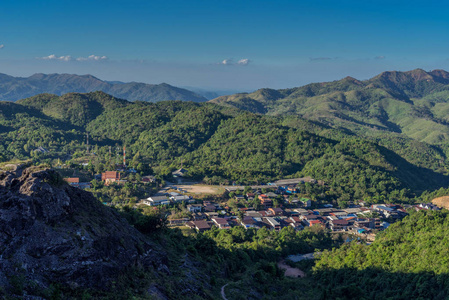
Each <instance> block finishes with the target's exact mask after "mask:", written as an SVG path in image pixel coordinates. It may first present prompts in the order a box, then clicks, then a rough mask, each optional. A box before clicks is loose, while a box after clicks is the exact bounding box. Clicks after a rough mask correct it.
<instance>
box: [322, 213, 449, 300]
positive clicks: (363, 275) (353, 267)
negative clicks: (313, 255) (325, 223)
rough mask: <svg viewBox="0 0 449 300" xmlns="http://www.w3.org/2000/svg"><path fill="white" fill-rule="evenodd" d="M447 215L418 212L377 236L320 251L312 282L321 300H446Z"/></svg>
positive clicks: (448, 288)
mask: <svg viewBox="0 0 449 300" xmlns="http://www.w3.org/2000/svg"><path fill="white" fill-rule="evenodd" d="M448 226H449V213H448V211H446V210H444V211H420V212H419V213H413V214H411V215H410V216H409V217H407V218H405V219H404V220H403V221H400V222H397V223H395V224H393V225H391V226H390V228H388V230H386V231H384V232H383V233H381V234H379V235H378V236H377V237H376V240H375V241H374V242H373V244H372V245H369V246H368V245H364V244H361V243H356V242H353V243H351V244H347V245H343V246H342V247H341V248H339V249H334V250H332V251H324V252H323V254H322V255H321V258H320V259H319V261H318V262H317V264H316V266H315V274H314V276H315V280H316V281H317V283H319V285H321V286H322V287H323V289H325V291H326V297H325V298H326V299H355V298H357V299H448V297H449V284H448V283H449V266H448V263H447V259H448V241H449V235H448V232H447V227H448Z"/></svg>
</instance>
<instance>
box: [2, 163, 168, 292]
mask: <svg viewBox="0 0 449 300" xmlns="http://www.w3.org/2000/svg"><path fill="white" fill-rule="evenodd" d="M164 260H166V258H165V256H164V255H163V254H161V253H160V251H158V250H156V246H155V245H154V244H152V242H151V241H149V240H148V239H147V238H146V237H145V236H143V235H142V234H141V233H140V232H138V231H137V230H136V229H134V228H133V227H131V226H130V225H129V224H128V223H127V222H126V221H125V220H124V219H123V218H122V217H121V216H120V215H119V214H118V213H117V212H115V211H114V210H112V209H110V208H108V207H105V206H104V205H102V204H101V203H100V202H99V201H98V200H96V199H95V198H94V197H93V196H92V195H91V194H90V193H87V192H84V191H82V190H79V189H76V188H73V187H70V186H69V185H67V184H65V182H64V181H62V179H61V177H60V176H59V175H58V174H57V173H56V172H55V171H53V170H49V169H39V168H36V167H32V168H26V169H23V170H21V169H20V168H19V169H18V170H15V171H0V286H1V287H3V288H2V290H3V291H11V290H14V289H16V292H17V289H23V292H24V293H28V294H33V293H34V294H39V293H40V292H39V291H43V290H45V289H48V287H50V286H52V285H55V284H59V285H62V286H65V287H70V288H73V289H77V288H81V289H83V288H92V289H96V290H97V289H108V287H109V286H110V285H111V283H112V282H113V281H114V280H116V279H117V277H118V276H120V274H123V272H126V271H127V270H129V269H130V268H134V267H138V268H140V269H144V270H148V271H151V270H155V271H156V272H166V273H167V272H168V269H167V266H166V264H165V261H164ZM0 292H1V291H0ZM0 294H1V293H0Z"/></svg>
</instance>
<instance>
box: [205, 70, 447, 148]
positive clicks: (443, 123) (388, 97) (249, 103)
mask: <svg viewBox="0 0 449 300" xmlns="http://www.w3.org/2000/svg"><path fill="white" fill-rule="evenodd" d="M211 102H212V103H216V104H219V105H224V106H231V107H236V108H239V109H244V110H248V111H251V112H255V113H261V114H268V115H286V114H287V115H297V116H300V117H302V118H305V119H308V120H311V121H318V122H321V123H323V124H326V125H330V126H332V127H334V128H344V129H347V130H350V131H352V132H354V133H357V134H361V135H373V134H374V135H375V134H378V133H377V132H378V131H384V132H395V133H404V134H405V135H406V136H408V137H411V138H413V139H416V140H419V141H425V142H428V143H431V144H438V143H441V142H445V141H448V140H449V114H448V113H449V73H448V72H446V71H444V70H433V71H430V72H426V71H424V70H422V69H416V70H412V71H407V72H398V71H388V72H383V73H381V74H379V75H377V76H375V77H373V78H371V79H369V80H364V81H360V80H357V79H355V78H352V77H349V76H348V77H346V78H343V79H341V80H337V81H333V82H323V83H311V84H308V85H305V86H302V87H297V88H290V89H282V90H273V89H260V90H257V91H255V92H253V93H249V94H248V93H240V94H235V95H230V96H222V97H218V98H216V99H213V100H211Z"/></svg>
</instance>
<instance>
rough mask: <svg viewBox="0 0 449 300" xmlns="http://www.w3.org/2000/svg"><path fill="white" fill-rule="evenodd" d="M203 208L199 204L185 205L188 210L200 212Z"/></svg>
mask: <svg viewBox="0 0 449 300" xmlns="http://www.w3.org/2000/svg"><path fill="white" fill-rule="evenodd" d="M202 209H203V206H202V205H201V204H189V205H187V210H188V211H190V212H200V211H201V210H202Z"/></svg>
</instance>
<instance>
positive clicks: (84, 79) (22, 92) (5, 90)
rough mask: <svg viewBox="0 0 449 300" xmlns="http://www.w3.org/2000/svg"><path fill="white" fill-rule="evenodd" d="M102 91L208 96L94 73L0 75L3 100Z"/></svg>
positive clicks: (153, 97) (156, 97) (127, 95)
mask: <svg viewBox="0 0 449 300" xmlns="http://www.w3.org/2000/svg"><path fill="white" fill-rule="evenodd" d="M95 91H102V92H105V93H108V94H110V95H112V96H114V97H117V98H122V99H126V100H129V101H136V100H140V101H146V102H158V101H164V100H182V101H193V102H204V101H207V99H206V98H205V97H203V96H201V95H198V94H196V93H195V92H192V91H189V90H186V89H183V88H178V87H174V86H171V85H169V84H167V83H161V84H146V83H139V82H129V83H124V82H116V81H103V80H101V79H98V78H96V77H95V76H92V75H75V74H41V73H38V74H34V75H32V76H30V77H26V78H23V77H13V76H9V75H6V74H0V100H5V101H17V100H19V99H23V98H28V97H32V96H35V95H38V94H43V93H48V94H55V95H58V96H60V95H63V94H66V93H88V92H95Z"/></svg>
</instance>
